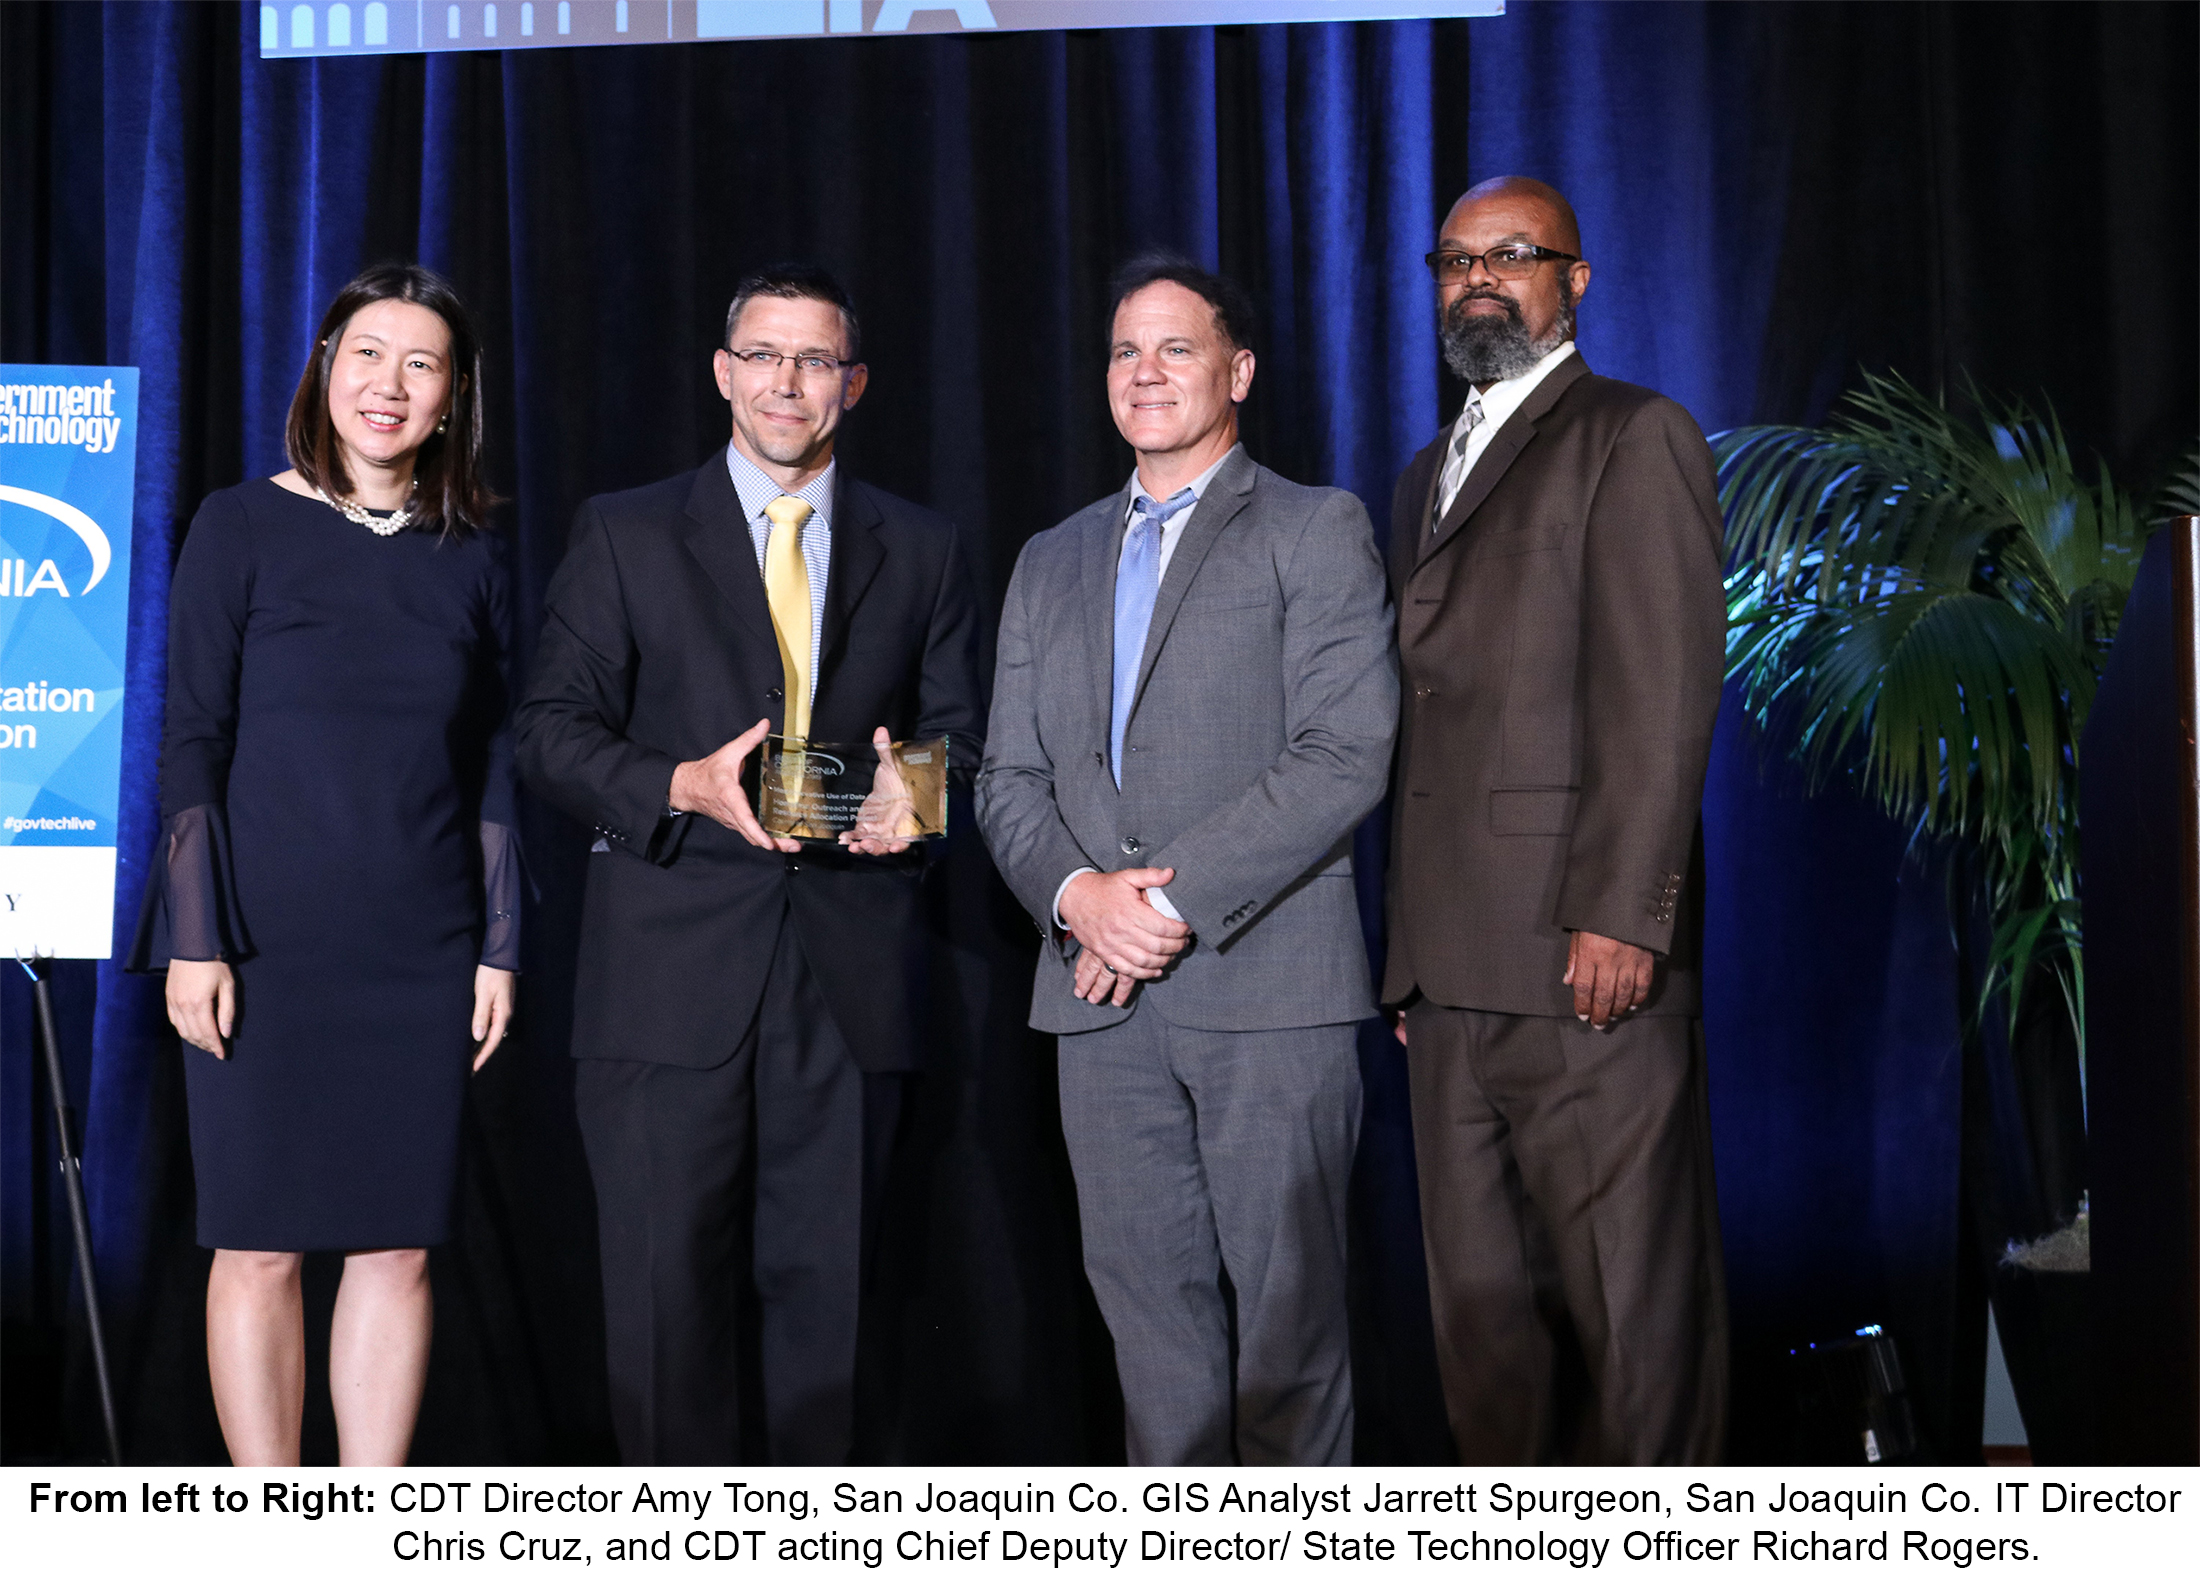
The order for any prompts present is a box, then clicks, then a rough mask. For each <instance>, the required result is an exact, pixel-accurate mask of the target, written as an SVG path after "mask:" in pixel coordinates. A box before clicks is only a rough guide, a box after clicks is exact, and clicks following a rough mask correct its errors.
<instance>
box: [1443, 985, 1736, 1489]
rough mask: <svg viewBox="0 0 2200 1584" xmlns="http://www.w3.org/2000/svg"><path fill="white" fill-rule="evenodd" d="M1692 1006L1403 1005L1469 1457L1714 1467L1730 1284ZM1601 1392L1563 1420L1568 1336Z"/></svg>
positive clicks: (1454, 1412)
mask: <svg viewBox="0 0 2200 1584" xmlns="http://www.w3.org/2000/svg"><path fill="white" fill-rule="evenodd" d="M1694 1029H1695V1025H1694V1023H1693V1021H1692V1020H1691V1019H1688V1018H1683V1017H1647V1018H1631V1019H1622V1020H1620V1021H1619V1022H1617V1023H1615V1024H1613V1025H1612V1028H1611V1031H1610V1032H1609V1033H1598V1032H1597V1031H1596V1030H1595V1029H1592V1028H1591V1027H1589V1025H1588V1024H1586V1023H1582V1022H1578V1021H1576V1020H1575V1019H1573V1018H1567V1017H1512V1016H1508V1015H1505V1014H1501V1013H1495V1012H1475V1011H1466V1010H1462V1009H1459V1008H1455V1007H1443V1006H1437V1005H1435V1004H1433V1003H1431V1002H1428V1001H1420V1002H1416V1003H1415V1004H1414V1005H1413V1006H1411V1007H1410V1008H1408V1009H1407V1012H1406V1033H1407V1037H1408V1040H1409V1041H1410V1043H1409V1044H1408V1046H1407V1050H1406V1065H1407V1068H1408V1070H1409V1072H1410V1074H1411V1078H1412V1087H1413V1146H1414V1155H1415V1160H1416V1163H1417V1165H1418V1168H1419V1172H1420V1179H1421V1228H1422V1237H1423V1241H1424V1244H1425V1246H1426V1249H1427V1252H1428V1268H1429V1297H1430V1305H1431V1309H1432V1312H1433V1317H1434V1320H1435V1324H1436V1358H1437V1365H1438V1368H1439V1369H1440V1370H1441V1372H1442V1375H1443V1381H1444V1405H1445V1409H1446V1411H1447V1413H1448V1415H1449V1417H1450V1420H1451V1429H1452V1436H1453V1438H1454V1440H1455V1441H1456V1442H1457V1444H1458V1449H1459V1460H1460V1461H1461V1462H1462V1463H1515V1464H1522V1463H1549V1462H1553V1461H1561V1460H1562V1461H1579V1462H1590V1463H1628V1464H1652V1463H1714V1462H1717V1461H1718V1459H1719V1454H1720V1451H1721V1449H1722V1447H1723V1444H1724V1437H1725V1428H1726V1388H1727V1327H1726V1287H1725V1278H1724V1274H1723V1267H1722V1265H1721V1261H1720V1255H1719V1220H1718V1200H1717V1195H1716V1193H1715V1191H1714V1187H1713V1183H1712V1174H1711V1135H1710V1122H1709V1112H1708V1110H1707V1108H1706V1103H1705V1093H1704V1070H1703V1057H1702V1053H1701V1051H1700V1050H1699V1049H1698V1048H1697V1045H1696V1041H1695V1038H1694ZM1567 1325H1570V1326H1571V1328H1572V1331H1573V1335H1574V1338H1575V1339H1576V1340H1577V1341H1578V1343H1579V1346H1580V1350H1581V1354H1582V1359H1583V1362H1585V1363H1586V1365H1587V1367H1588V1374H1589V1383H1590V1390H1589V1399H1590V1400H1589V1402H1588V1404H1587V1405H1586V1413H1585V1414H1583V1415H1580V1416H1578V1418H1579V1420H1580V1422H1576V1423H1571V1424H1569V1423H1564V1422H1562V1419H1563V1418H1564V1415H1563V1414H1562V1413H1561V1411H1560V1409H1561V1404H1560V1402H1559V1400H1558V1394H1556V1393H1555V1392H1554V1385H1555V1364H1556V1357H1555V1348H1556V1332H1557V1331H1558V1329H1559V1328H1561V1327H1564V1326H1567Z"/></svg>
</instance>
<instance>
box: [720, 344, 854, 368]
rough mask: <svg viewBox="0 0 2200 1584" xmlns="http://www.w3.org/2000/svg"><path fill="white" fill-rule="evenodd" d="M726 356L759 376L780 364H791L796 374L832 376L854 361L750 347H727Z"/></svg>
mask: <svg viewBox="0 0 2200 1584" xmlns="http://www.w3.org/2000/svg"><path fill="white" fill-rule="evenodd" d="M726 356H728V357H730V358H732V359H733V360H734V361H735V362H736V363H746V364H747V365H748V366H749V367H750V368H752V369H754V370H756V372H757V373H759V374H763V373H766V372H769V371H771V370H775V369H777V368H778V367H779V365H780V364H782V363H792V364H793V365H794V366H795V372H796V373H798V374H834V373H838V372H839V371H840V370H842V369H844V368H846V367H848V365H849V364H850V363H851V362H853V361H854V359H852V358H836V357H827V356H826V355H825V354H824V353H822V352H766V351H764V350H763V349H762V348H760V347H752V348H750V349H749V350H748V351H746V352H736V351H734V349H733V348H732V347H728V348H726Z"/></svg>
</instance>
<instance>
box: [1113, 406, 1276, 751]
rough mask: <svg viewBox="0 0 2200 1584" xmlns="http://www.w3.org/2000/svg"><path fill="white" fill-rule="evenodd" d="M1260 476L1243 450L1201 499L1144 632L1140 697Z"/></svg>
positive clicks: (1172, 558) (1173, 555) (1134, 707)
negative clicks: (1195, 583)
mask: <svg viewBox="0 0 2200 1584" xmlns="http://www.w3.org/2000/svg"><path fill="white" fill-rule="evenodd" d="M1259 472H1260V469H1259V468H1258V467H1256V466H1255V465H1254V463H1253V459H1252V458H1251V457H1249V456H1247V455H1246V454H1245V452H1244V450H1243V449H1242V448H1241V449H1239V450H1238V451H1237V452H1235V453H1234V454H1233V455H1232V456H1231V458H1230V459H1229V461H1227V462H1225V463H1223V465H1222V471H1221V472H1219V473H1217V474H1216V475H1215V476H1214V478H1213V479H1212V480H1211V481H1210V482H1209V483H1208V485H1207V491H1206V493H1205V494H1203V495H1202V496H1200V498H1199V505H1198V506H1197V507H1196V508H1195V509H1194V510H1193V512H1192V520H1191V521H1190V522H1188V523H1186V524H1185V525H1184V533H1183V536H1182V537H1181V538H1179V539H1178V540H1177V542H1176V549H1175V550H1173V551H1172V552H1170V555H1169V570H1168V574H1167V575H1166V576H1164V577H1163V578H1162V580H1161V591H1160V593H1159V594H1157V595H1156V596H1155V598H1154V602H1153V620H1152V621H1151V622H1150V623H1148V624H1147V627H1146V648H1145V652H1144V653H1142V654H1141V655H1140V656H1139V659H1138V690H1137V691H1138V693H1139V694H1143V693H1144V692H1145V691H1146V679H1147V678H1148V677H1150V676H1152V675H1153V666H1154V661H1155V659H1156V658H1157V657H1158V656H1159V655H1160V653H1161V644H1162V641H1163V640H1164V639H1166V638H1167V637H1168V636H1169V627H1170V624H1171V623H1173V622H1174V621H1175V620H1176V613H1177V611H1178V609H1179V608H1180V607H1182V605H1183V604H1184V591H1185V590H1186V589H1188V588H1190V587H1191V586H1192V579H1193V578H1195V577H1197V576H1198V575H1199V564H1200V563H1201V562H1202V561H1204V560H1206V559H1207V552H1208V551H1209V550H1212V549H1213V548H1214V544H1215V541H1216V540H1217V539H1219V538H1221V537H1222V530H1223V529H1225V528H1227V527H1229V526H1230V522H1231V519H1233V518H1234V517H1236V516H1237V514H1238V513H1239V512H1241V511H1243V510H1245V503H1246V502H1247V501H1249V500H1251V499H1252V496H1253V480H1254V479H1255V478H1256V477H1257V476H1258V475H1259ZM1137 708H1138V706H1137V703H1136V695H1134V696H1133V702H1132V705H1131V710H1132V713H1134V714H1135V713H1136V712H1137Z"/></svg>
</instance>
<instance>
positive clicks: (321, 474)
mask: <svg viewBox="0 0 2200 1584" xmlns="http://www.w3.org/2000/svg"><path fill="white" fill-rule="evenodd" d="M378 302H407V303H415V304H418V305H419V306H420V307H422V308H425V309H427V310H428V311H429V312H430V313H432V314H434V315H435V316H436V317H437V318H439V319H441V320H442V321H443V326H444V328H445V329H446V330H447V331H449V332H450V337H451V352H450V372H451V376H452V378H451V396H450V402H451V404H450V406H449V408H448V409H446V412H445V416H446V418H447V420H448V427H447V428H446V429H445V430H444V431H443V432H442V433H438V434H431V435H429V436H428V438H427V439H426V440H425V441H423V442H422V443H421V446H420V451H419V455H418V457H417V458H416V460H415V461H414V464H413V468H414V471H413V483H414V488H415V491H416V496H415V498H416V499H417V500H418V502H419V505H418V508H417V515H416V516H415V517H414V519H413V522H414V525H415V526H417V527H420V528H424V529H425V528H435V529H439V530H441V531H442V532H444V533H447V534H451V535H453V536H454V537H458V538H463V537H465V535H467V534H468V533H471V532H473V531H474V530H476V529H478V528H482V527H485V526H486V525H487V523H488V520H489V513H490V512H491V511H492V510H493V509H494V508H496V507H497V506H499V505H501V504H502V502H501V501H500V500H499V499H498V497H497V496H495V495H494V494H492V493H491V492H490V490H489V486H488V485H487V483H486V482H484V481H483V479H482V476H481V449H482V417H481V406H482V404H481V339H480V337H479V336H477V335H475V333H474V322H473V317H472V315H470V314H468V313H467V312H466V305H465V304H464V303H463V302H461V301H460V300H459V296H458V292H457V290H456V289H455V288H453V287H452V285H451V283H450V282H449V281H447V280H445V279H444V278H443V277H442V276H440V275H438V274H437V273H436V272H435V271H434V270H431V269H424V268H422V267H421V266H420V265H418V264H370V265H368V266H367V267H366V268H365V269H363V270H361V271H360V272H359V273H358V274H356V275H354V276H353V277H352V278H351V280H350V281H349V282H348V283H347V284H346V285H345V287H344V289H343V290H342V291H340V292H338V293H337V294H336V300H335V301H334V302H332V303H330V304H329V305H328V312H326V313H324V314H323V315H321V328H320V329H319V330H318V331H316V332H315V335H314V345H313V352H312V355H311V356H309V357H308V358H307V359H306V367H305V372H304V373H303V374H300V375H299V376H298V392H297V394H296V395H294V396H293V397H291V398H290V417H289V419H288V420H287V421H286V422H285V424H284V425H283V449H284V451H286V452H288V453H289V455H290V465H291V466H292V467H294V468H296V469H297V470H298V476H299V477H300V478H302V479H304V480H305V481H306V482H307V483H308V484H310V485H312V486H313V487H314V488H315V489H320V490H326V491H328V492H329V493H330V494H333V495H349V494H350V493H351V492H352V489H353V488H354V485H353V482H352V478H351V475H350V474H349V473H348V472H347V471H345V468H344V458H343V452H342V451H341V450H340V449H339V448H338V446H337V444H336V426H335V424H334V423H333V422H332V421H331V419H330V418H329V411H328V386H329V371H330V370H331V369H332V368H333V367H334V366H335V363H336V349H337V345H338V343H339V342H341V341H342V340H343V338H344V327H345V326H346V325H348V324H350V323H351V319H352V315H354V314H356V313H357V312H359V310H360V309H362V308H365V307H367V306H369V305H370V304H373V303H378Z"/></svg>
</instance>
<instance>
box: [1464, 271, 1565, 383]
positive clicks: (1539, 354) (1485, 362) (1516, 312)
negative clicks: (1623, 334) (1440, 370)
mask: <svg viewBox="0 0 2200 1584" xmlns="http://www.w3.org/2000/svg"><path fill="white" fill-rule="evenodd" d="M1559 292H1560V296H1561V301H1560V304H1559V313H1558V317H1557V318H1556V319H1555V320H1553V321H1552V322H1551V328H1550V329H1549V330H1548V331H1547V332H1545V333H1544V335H1543V336H1541V337H1540V338H1533V337H1530V336H1529V334H1528V327H1527V326H1526V325H1525V324H1524V323H1522V322H1521V318H1520V309H1519V307H1518V305H1517V304H1515V303H1514V302H1513V301H1512V299H1511V298H1509V297H1494V296H1493V297H1492V298H1490V299H1489V300H1490V301H1492V302H1497V303H1501V304H1502V305H1503V306H1504V309H1505V311H1504V313H1503V314H1469V313H1467V312H1466V311H1465V310H1466V306H1467V303H1468V302H1469V300H1470V299H1468V298H1465V297H1461V298H1459V299H1458V300H1457V301H1455V302H1454V303H1453V304H1452V305H1451V307H1450V308H1449V309H1448V310H1447V311H1446V312H1445V314H1444V331H1443V343H1444V361H1445V362H1446V363H1447V364H1449V365H1450V366H1451V371H1452V372H1453V373H1454V374H1456V375H1458V376H1459V377H1460V378H1461V379H1463V380H1465V381H1466V382H1467V383H1468V384H1469V385H1472V386H1474V387H1475V388H1476V389H1477V390H1479V389H1481V388H1482V387H1483V386H1486V385H1494V384H1496V383H1497V382H1498V381H1499V380H1509V379H1518V378H1519V377H1520V376H1521V375H1523V374H1525V373H1527V372H1528V371H1529V370H1531V369H1533V368H1534V367H1535V366H1536V365H1537V364H1538V363H1540V362H1542V361H1543V360H1544V359H1545V358H1546V357H1548V356H1549V355H1550V354H1551V353H1552V352H1553V351H1555V350H1556V349H1557V348H1559V347H1561V346H1564V345H1565V344H1566V343H1567V342H1568V341H1571V340H1572V339H1573V336H1574V305H1573V302H1572V301H1571V299H1570V295H1569V294H1568V293H1567V292H1566V289H1565V287H1564V285H1563V284H1561V286H1560V287H1559Z"/></svg>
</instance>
